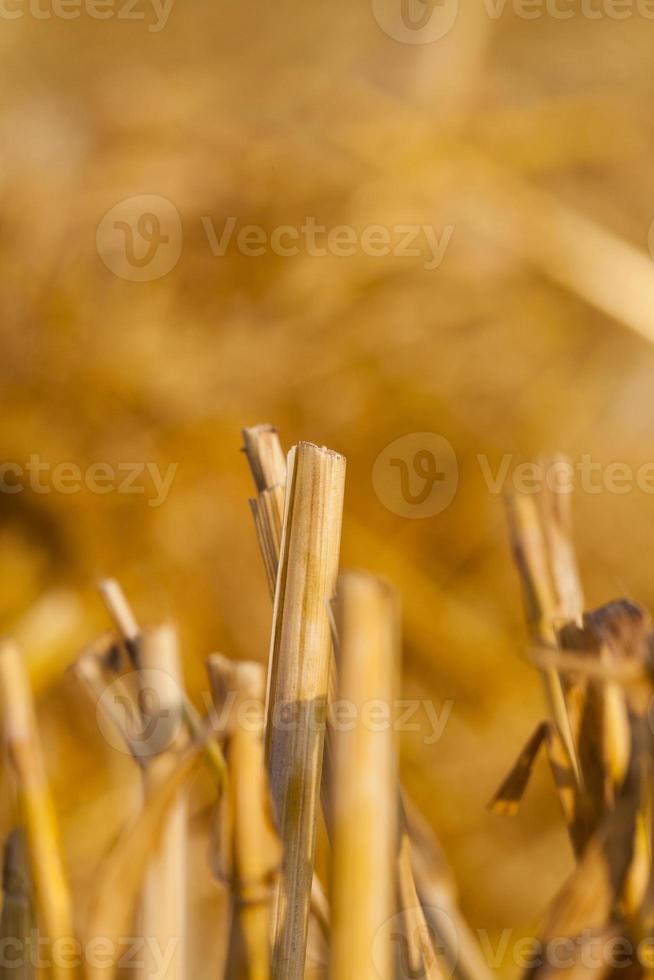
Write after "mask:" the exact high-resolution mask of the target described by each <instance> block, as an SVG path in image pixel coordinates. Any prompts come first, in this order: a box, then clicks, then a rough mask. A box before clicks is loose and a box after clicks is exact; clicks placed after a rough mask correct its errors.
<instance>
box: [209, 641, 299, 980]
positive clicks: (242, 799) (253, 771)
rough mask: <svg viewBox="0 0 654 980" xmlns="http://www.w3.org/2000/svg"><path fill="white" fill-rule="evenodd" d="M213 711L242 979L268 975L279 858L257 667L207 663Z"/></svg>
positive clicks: (225, 872) (216, 659)
mask: <svg viewBox="0 0 654 980" xmlns="http://www.w3.org/2000/svg"><path fill="white" fill-rule="evenodd" d="M207 667H208V671H209V677H210V679H211V686H212V690H213V695H214V702H215V706H216V710H217V712H218V715H219V716H220V717H221V719H223V718H224V716H225V714H226V713H227V712H228V714H229V717H228V719H225V721H224V724H225V730H224V733H223V734H224V740H225V745H226V750H225V755H226V760H227V767H228V773H229V780H228V790H227V794H226V798H225V799H223V801H221V807H226V808H227V814H226V820H225V824H226V831H227V832H226V834H224V836H226V837H227V839H226V840H222V841H221V843H222V847H221V854H220V855H219V859H220V861H221V866H222V867H221V876H222V877H224V878H225V879H226V880H227V881H228V882H229V883H230V885H231V887H232V889H233V892H234V898H235V903H236V906H237V909H238V915H239V921H240V927H241V933H242V936H243V939H244V945H245V950H246V959H247V972H246V974H245V976H246V980H268V978H269V976H270V920H271V907H272V897H273V888H274V886H275V884H276V881H277V877H278V872H279V865H280V860H281V848H280V841H279V836H278V834H277V831H276V829H275V826H274V822H273V818H272V809H271V799H270V791H269V788H268V776H267V773H266V768H265V762H264V749H263V711H264V704H263V699H264V692H265V676H264V671H263V668H262V667H261V665H260V664H255V663H243V662H238V663H237V662H234V661H230V660H228V659H227V658H226V657H223V656H220V655H213V656H211V657H210V658H209V659H208V661H207Z"/></svg>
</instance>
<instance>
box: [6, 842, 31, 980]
mask: <svg viewBox="0 0 654 980" xmlns="http://www.w3.org/2000/svg"><path fill="white" fill-rule="evenodd" d="M2 892H3V898H2V916H1V917H0V944H1V945H0V948H2V949H3V950H5V955H4V956H3V957H2V965H0V980H33V978H34V977H35V976H36V966H35V959H34V957H33V956H32V948H31V939H32V930H33V929H34V925H35V923H34V909H33V902H32V886H31V883H30V879H29V871H28V868H27V855H26V853H25V838H24V834H23V831H22V830H21V828H20V827H15V828H14V830H12V832H11V833H10V834H9V837H8V838H7V843H6V844H5V852H4V861H3V868H2ZM9 950H12V951H13V952H12V956H11V957H9V955H8V953H9Z"/></svg>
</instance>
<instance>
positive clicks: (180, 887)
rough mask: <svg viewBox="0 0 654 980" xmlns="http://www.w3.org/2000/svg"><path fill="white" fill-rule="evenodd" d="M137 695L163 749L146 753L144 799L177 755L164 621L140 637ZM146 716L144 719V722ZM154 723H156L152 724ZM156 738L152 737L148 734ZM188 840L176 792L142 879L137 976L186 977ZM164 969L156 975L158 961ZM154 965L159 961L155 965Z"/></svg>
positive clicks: (172, 653) (171, 632) (177, 672)
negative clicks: (142, 944)
mask: <svg viewBox="0 0 654 980" xmlns="http://www.w3.org/2000/svg"><path fill="white" fill-rule="evenodd" d="M139 656H140V661H141V671H142V673H141V678H142V688H141V695H142V697H143V699H146V698H147V700H148V701H149V702H150V704H151V709H150V710H149V712H148V714H147V715H144V722H145V725H144V728H143V731H144V732H145V733H147V736H148V743H147V744H148V745H150V744H151V745H152V747H153V749H155V750H156V749H157V748H158V747H159V746H158V743H159V740H160V739H161V743H160V744H161V751H159V752H157V754H155V755H152V756H149V758H147V760H144V761H146V765H145V766H144V768H143V784H144V792H145V797H146V800H147V799H148V798H149V797H150V796H151V794H152V792H153V791H154V790H155V789H156V788H157V787H158V786H159V785H161V784H162V783H163V782H165V781H166V780H167V779H168V778H169V777H170V776H172V774H173V773H174V772H175V770H176V769H177V766H178V761H179V759H178V754H177V752H175V751H174V750H173V749H172V746H173V744H174V741H175V739H176V736H177V734H178V731H177V729H178V724H179V723H180V722H181V718H182V701H183V698H182V693H181V692H182V678H181V669H180V663H179V654H178V648H177V634H176V631H175V629H174V627H173V626H172V625H170V624H165V625H163V626H160V627H158V628H156V629H152V630H145V631H144V632H143V634H142V635H141V638H140V643H139ZM146 719H147V721H146ZM153 726H154V727H153ZM152 736H154V740H153V741H151V737H152ZM186 838H187V801H186V796H185V794H184V792H183V791H180V792H179V794H178V796H177V799H176V800H175V803H174V804H173V805H172V806H171V808H170V810H169V812H168V813H167V814H166V815H165V817H164V819H163V823H162V827H161V831H160V839H159V843H158V845H157V848H156V850H155V852H154V854H153V855H152V857H151V859H150V861H149V863H148V866H147V869H146V872H145V877H144V881H143V890H142V893H141V903H140V910H139V911H140V926H141V931H142V935H143V937H144V938H145V939H146V944H145V948H144V950H143V954H142V957H141V964H142V965H141V966H140V968H139V970H138V975H139V976H140V977H143V978H144V980H145V978H148V980H149V978H151V977H152V976H155V975H158V976H159V978H160V980H184V976H185V953H186ZM162 961H163V962H165V963H166V968H165V973H163V974H161V973H157V971H158V970H160V969H161V962H162ZM157 963H158V964H159V965H157Z"/></svg>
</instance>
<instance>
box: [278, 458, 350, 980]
mask: <svg viewBox="0 0 654 980" xmlns="http://www.w3.org/2000/svg"><path fill="white" fill-rule="evenodd" d="M344 483H345V459H344V457H343V456H340V455H338V454H337V453H334V452H332V451H330V450H328V449H324V448H322V449H321V448H318V447H317V446H314V445H312V444H310V443H300V444H299V445H298V446H296V447H295V448H294V449H292V450H291V452H290V453H289V463H288V478H287V489H286V500H285V509H284V523H283V531H282V548H281V557H280V566H279V571H278V575H277V588H276V594H275V603H274V611H273V630H272V638H271V646H270V663H269V671H268V696H267V699H266V704H267V713H266V762H267V767H268V772H269V776H270V783H271V789H272V795H273V800H274V804H275V811H276V815H277V822H278V826H279V829H280V834H281V838H282V847H283V857H282V875H281V878H280V882H279V886H278V889H277V895H276V901H275V908H274V913H273V959H272V976H273V978H274V980H301V977H302V976H303V971H304V961H305V952H306V941H307V929H308V920H309V903H310V898H311V883H312V877H313V862H314V850H315V835H316V821H317V816H318V796H319V792H320V783H321V769H322V755H323V743H324V715H325V712H326V707H327V694H328V684H329V672H330V659H331V635H330V625H329V615H328V603H329V601H330V600H331V598H332V596H333V594H334V591H335V586H336V577H337V573H338V556H339V548H340V535H341V520H342V510H343V491H344Z"/></svg>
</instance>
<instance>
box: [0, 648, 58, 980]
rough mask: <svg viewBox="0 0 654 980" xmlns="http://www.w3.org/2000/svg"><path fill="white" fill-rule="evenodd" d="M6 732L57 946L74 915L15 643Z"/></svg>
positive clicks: (2, 657) (7, 668)
mask: <svg viewBox="0 0 654 980" xmlns="http://www.w3.org/2000/svg"><path fill="white" fill-rule="evenodd" d="M0 702H1V707H2V726H3V730H2V734H3V739H4V742H5V744H6V746H7V754H8V757H9V762H10V765H11V768H12V770H13V774H14V777H15V783H16V790H17V797H18V812H19V818H20V822H21V824H22V826H23V827H24V832H25V840H26V847H27V858H28V865H29V869H30V877H31V880H32V884H33V887H34V902H35V911H36V920H37V924H38V927H39V930H40V931H41V933H42V934H43V935H44V936H45V937H47V938H48V940H49V941H50V946H49V948H50V950H51V951H52V949H53V944H54V943H56V942H57V940H60V941H68V942H69V943H70V942H71V941H72V939H73V911H72V904H71V898H70V893H69V889H68V883H67V881H66V875H65V872H64V866H63V861H62V857H61V852H60V845H59V832H58V827H57V819H56V816H55V811H54V806H53V803H52V799H51V796H50V791H49V788H48V783H47V778H46V773H45V767H44V763H43V757H42V754H41V745H40V740H39V735H38V729H37V724H36V715H35V711H34V704H33V701H32V692H31V690H30V686H29V680H28V677H27V671H26V668H25V662H24V660H23V658H22V656H21V653H20V651H19V650H18V648H17V646H16V645H15V643H14V642H13V641H12V640H10V639H6V638H5V639H2V640H0ZM64 959H65V958H59V957H57V956H53V957H52V962H51V969H50V973H51V976H52V977H53V978H54V980H60V978H62V980H63V978H66V980H70V977H71V976H73V975H74V973H75V969H74V967H72V966H71V965H70V961H68V962H64Z"/></svg>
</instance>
